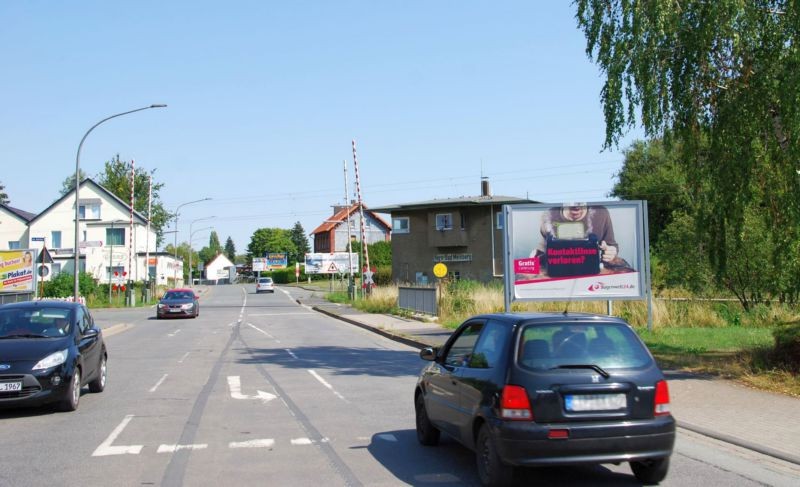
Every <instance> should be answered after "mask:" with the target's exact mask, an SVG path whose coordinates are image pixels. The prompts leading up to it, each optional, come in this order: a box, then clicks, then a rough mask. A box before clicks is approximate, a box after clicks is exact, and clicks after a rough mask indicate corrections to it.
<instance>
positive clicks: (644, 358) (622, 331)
mask: <svg viewBox="0 0 800 487" xmlns="http://www.w3.org/2000/svg"><path fill="white" fill-rule="evenodd" d="M517 352H518V353H517V362H518V363H519V365H521V366H522V367H525V368H529V369H535V370H549V369H553V368H555V367H558V366H561V365H577V364H579V365H597V366H599V367H601V368H603V369H627V368H638V367H644V366H646V365H649V364H650V363H651V361H652V359H651V358H650V354H649V353H648V352H647V349H646V348H645V347H644V345H643V344H642V343H641V342H640V341H639V339H638V338H637V337H636V335H635V333H634V332H633V330H631V329H630V328H629V327H627V326H625V325H623V324H619V323H602V324H599V323H570V324H552V325H547V324H544V325H540V324H531V325H527V326H525V327H523V328H522V331H521V333H520V340H519V348H518V351H517Z"/></svg>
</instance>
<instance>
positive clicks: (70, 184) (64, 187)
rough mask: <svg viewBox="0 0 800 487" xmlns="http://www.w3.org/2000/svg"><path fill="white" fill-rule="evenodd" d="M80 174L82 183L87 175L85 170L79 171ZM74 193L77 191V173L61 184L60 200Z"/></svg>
mask: <svg viewBox="0 0 800 487" xmlns="http://www.w3.org/2000/svg"><path fill="white" fill-rule="evenodd" d="M78 174H79V175H80V177H81V181H83V180H84V179H86V173H85V172H83V169H78ZM72 191H75V173H72V174H70V175H69V176H67V178H66V179H64V181H62V182H61V189H60V190H59V198H60V197H61V196H64V195H65V194H69V193H70V192H72Z"/></svg>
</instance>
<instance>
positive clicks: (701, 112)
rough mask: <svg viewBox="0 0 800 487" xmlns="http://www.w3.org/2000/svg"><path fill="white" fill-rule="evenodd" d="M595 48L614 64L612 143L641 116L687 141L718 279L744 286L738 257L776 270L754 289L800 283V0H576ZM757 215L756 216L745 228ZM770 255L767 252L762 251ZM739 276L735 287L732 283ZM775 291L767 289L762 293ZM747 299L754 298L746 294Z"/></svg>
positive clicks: (605, 68)
mask: <svg viewBox="0 0 800 487" xmlns="http://www.w3.org/2000/svg"><path fill="white" fill-rule="evenodd" d="M576 4H577V15H576V17H577V21H578V25H579V27H580V28H581V29H582V30H583V31H584V33H585V35H586V39H587V48H586V51H587V54H588V55H589V57H590V58H591V59H594V60H595V61H596V62H597V63H598V64H599V66H600V68H601V70H602V72H603V73H604V75H605V82H604V85H603V89H602V90H601V94H600V97H601V102H602V105H603V110H604V116H605V122H606V136H605V144H604V145H605V147H612V146H616V145H617V143H618V141H619V138H620V137H621V135H622V134H623V133H624V132H625V131H626V130H627V129H628V128H629V127H631V126H632V125H634V124H635V123H636V121H637V120H639V121H641V124H642V126H643V127H644V130H645V134H646V135H647V136H648V137H660V136H665V142H667V143H672V141H673V140H674V141H677V142H678V143H680V144H681V145H682V147H683V153H684V154H685V157H682V158H681V160H680V163H681V164H682V165H683V167H684V170H685V174H686V178H687V183H688V191H689V193H690V194H691V195H692V198H693V200H694V202H695V204H696V205H697V212H696V214H695V215H694V217H695V223H696V225H697V227H696V228H697V229H698V232H697V233H698V238H699V239H702V240H703V241H705V242H707V244H708V245H709V248H710V249H713V252H709V258H710V262H711V265H712V267H713V270H714V273H715V279H716V281H717V282H718V283H720V284H723V285H725V286H727V287H728V288H729V289H731V291H733V292H734V293H737V296H739V295H740V293H739V292H738V291H737V290H736V289H735V286H734V285H733V284H732V283H735V282H738V278H737V273H738V271H737V269H736V268H735V267H736V265H738V263H739V262H738V261H740V260H741V256H743V255H752V253H751V250H753V249H752V247H751V244H752V242H751V241H748V240H747V239H748V238H753V237H754V236H755V233H754V232H753V231H752V229H753V228H756V229H762V230H763V231H764V232H765V234H764V235H763V237H764V238H761V237H760V236H759V241H760V242H761V244H762V245H766V246H767V247H762V248H761V249H760V254H759V255H760V256H769V266H768V268H769V269H772V270H774V272H776V273H777V275H775V276H773V279H772V280H771V281H770V283H769V289H761V290H759V292H752V293H746V294H747V296H750V297H751V298H752V299H756V300H760V299H769V296H774V297H777V298H778V299H781V300H784V299H788V300H796V299H797V296H798V293H800V280H798V279H797V278H796V276H797V275H798V272H800V263H798V252H799V251H800V249H798V245H797V242H798V241H799V240H800V199H799V198H797V194H800V178H798V177H797V173H796V172H795V171H796V170H797V169H798V168H797V162H796V161H797V160H798V159H799V158H798V155H800V139H798V137H797V136H796V134H797V133H800V104H798V103H797V102H796V98H797V93H798V92H800V76H798V74H797V73H798V72H800V70H798V67H800V45H798V39H797V37H798V30H797V26H798V25H800V5H798V4H797V3H796V2H786V1H784V0H762V1H759V2H742V1H740V0H717V1H714V2H708V1H705V0H686V1H682V2H632V1H630V0H577V2H576ZM748 227H750V228H748ZM759 261H761V259H759ZM732 286H733V288H732ZM762 293H768V294H762ZM748 299H750V298H748Z"/></svg>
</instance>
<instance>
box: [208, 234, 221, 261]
mask: <svg viewBox="0 0 800 487" xmlns="http://www.w3.org/2000/svg"><path fill="white" fill-rule="evenodd" d="M208 248H209V249H211V251H213V252H214V256H215V257H216V256H217V255H218V254H221V253H222V244H220V243H219V235H217V231H216V230H211V235H209V237H208Z"/></svg>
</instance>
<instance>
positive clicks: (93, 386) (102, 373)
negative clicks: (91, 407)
mask: <svg viewBox="0 0 800 487" xmlns="http://www.w3.org/2000/svg"><path fill="white" fill-rule="evenodd" d="M97 373H98V376H97V377H95V378H94V380H92V381H91V382H89V392H103V391H104V390H105V388H106V380H107V379H108V363H107V357H106V354H105V352H104V353H103V356H102V357H100V366H99V367H98V369H97Z"/></svg>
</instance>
